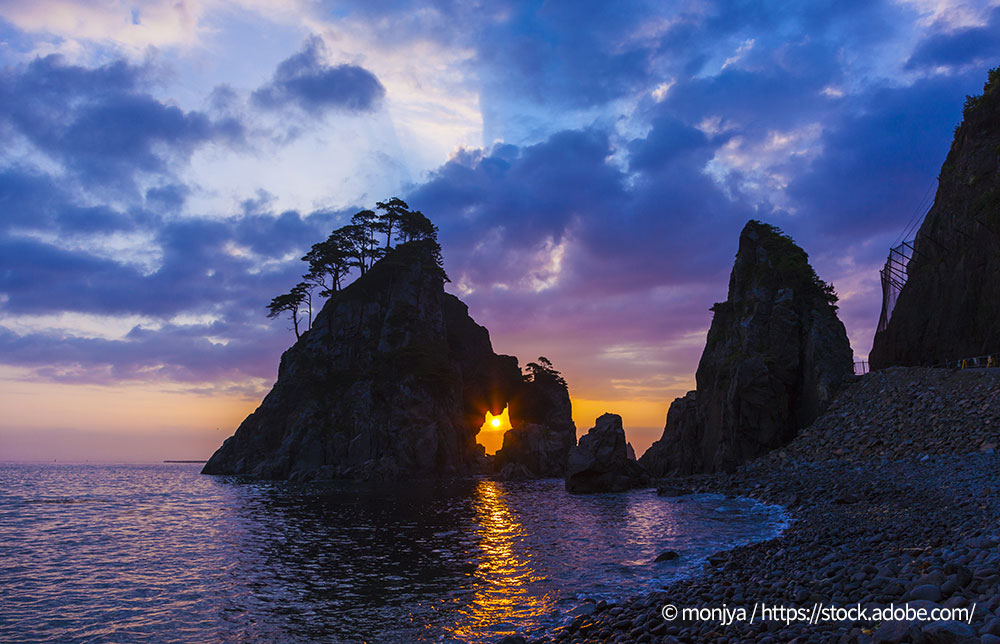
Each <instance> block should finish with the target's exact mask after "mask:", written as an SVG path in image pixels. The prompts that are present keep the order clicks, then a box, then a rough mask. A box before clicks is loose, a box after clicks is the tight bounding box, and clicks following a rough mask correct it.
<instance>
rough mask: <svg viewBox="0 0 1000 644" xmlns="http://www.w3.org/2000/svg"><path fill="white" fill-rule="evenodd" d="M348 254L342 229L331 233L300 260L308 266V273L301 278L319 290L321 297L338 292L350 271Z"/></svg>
mask: <svg viewBox="0 0 1000 644" xmlns="http://www.w3.org/2000/svg"><path fill="white" fill-rule="evenodd" d="M348 253H349V250H348V245H347V239H346V235H345V234H344V231H343V229H338V230H335V231H333V232H332V233H330V236H329V237H328V238H327V239H326V240H324V241H321V242H317V243H315V244H313V245H312V248H311V249H310V250H309V252H308V253H306V254H305V256H304V257H303V258H302V261H304V262H307V263H308V264H309V271H308V272H307V273H306V274H305V275H303V276H302V277H303V278H304V279H305V280H306V281H307V282H309V283H311V284H315V285H316V286H318V287H319V288H320V291H319V294H320V296H321V297H329V296H330V295H331V294H332V293H335V292H337V291H339V290H340V284H341V281H342V280H343V279H344V277H345V276H346V275H347V273H348V272H349V271H350V270H351V261H350V256H349V254H348Z"/></svg>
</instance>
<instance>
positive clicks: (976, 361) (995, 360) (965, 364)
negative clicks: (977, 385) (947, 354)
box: [934, 353, 1000, 369]
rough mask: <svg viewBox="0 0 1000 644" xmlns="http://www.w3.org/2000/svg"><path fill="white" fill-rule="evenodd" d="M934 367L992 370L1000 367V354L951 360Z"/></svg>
mask: <svg viewBox="0 0 1000 644" xmlns="http://www.w3.org/2000/svg"><path fill="white" fill-rule="evenodd" d="M934 366H935V367H939V368H945V369H992V368H994V367H1000V353H990V354H987V355H984V356H976V357H974V358H961V359H959V360H949V361H947V362H942V363H941V364H936V365H934Z"/></svg>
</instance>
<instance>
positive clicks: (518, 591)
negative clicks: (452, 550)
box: [451, 481, 555, 641]
mask: <svg viewBox="0 0 1000 644" xmlns="http://www.w3.org/2000/svg"><path fill="white" fill-rule="evenodd" d="M505 495H506V492H504V490H503V487H502V485H501V484H500V483H498V482H496V481H480V482H479V484H478V485H477V486H476V489H475V492H474V501H473V504H474V507H475V511H476V524H477V526H476V530H475V534H476V538H477V539H478V541H479V544H478V545H479V549H480V561H479V565H478V567H477V568H476V571H475V572H474V573H473V576H474V577H475V578H476V584H475V591H474V595H473V598H472V602H471V603H470V605H468V606H466V607H465V608H464V609H462V610H461V611H460V615H461V617H460V618H459V620H458V622H457V623H456V624H455V628H454V629H453V630H451V632H452V634H453V635H454V636H455V637H457V638H459V639H462V640H465V641H476V640H477V638H478V637H479V636H480V634H481V633H484V632H486V631H489V632H491V633H492V635H491V637H493V638H496V637H497V636H498V635H512V634H514V632H515V628H514V624H515V623H516V624H518V625H519V628H521V629H523V628H524V627H525V626H527V625H530V624H532V623H534V622H536V620H537V618H539V617H541V616H543V615H546V614H548V613H550V612H552V611H553V610H554V608H555V600H554V599H553V598H552V597H551V596H550V595H548V594H542V595H537V594H535V593H534V592H533V591H532V587H533V586H534V585H535V583H536V582H539V581H543V580H544V579H545V577H544V576H543V575H541V574H540V573H539V572H538V571H537V570H536V568H535V566H534V564H533V563H532V561H531V553H530V552H527V551H526V550H525V547H524V546H523V543H524V541H525V536H526V534H525V530H524V527H523V526H522V525H521V523H520V522H519V521H518V519H517V516H516V515H515V514H514V513H513V512H512V511H511V509H510V507H509V506H508V505H507V502H506V500H505ZM507 624H510V627H509V628H507V626H506V625H507ZM491 641H492V640H491Z"/></svg>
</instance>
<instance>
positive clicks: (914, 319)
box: [869, 70, 1000, 369]
mask: <svg viewBox="0 0 1000 644" xmlns="http://www.w3.org/2000/svg"><path fill="white" fill-rule="evenodd" d="M998 169H1000V72H998V71H997V70H994V71H992V72H991V73H990V77H989V81H988V82H987V84H986V86H985V88H984V91H983V95H982V96H980V97H976V98H971V99H970V100H969V102H968V103H967V107H966V110H965V118H964V120H963V121H962V124H961V125H960V126H959V127H958V128H957V129H956V130H955V139H954V141H953V142H952V144H951V150H950V151H949V152H948V156H947V158H946V159H945V162H944V165H943V166H941V174H940V175H939V178H938V190H937V195H936V196H935V198H934V205H933V206H932V207H931V209H930V210H929V211H928V213H927V216H926V217H925V218H924V221H923V224H921V226H920V230H919V231H918V232H917V235H916V238H915V241H914V252H913V257H912V259H911V260H910V261H909V264H908V265H907V268H906V272H907V279H906V283H905V285H904V286H903V288H902V290H901V291H900V293H899V296H898V298H897V300H896V305H895V308H894V309H893V311H892V315H891V317H890V318H889V321H888V325H887V326H886V328H885V329H883V330H882V331H879V332H877V333H876V334H875V340H874V343H873V345H872V350H871V354H870V356H869V360H870V363H871V368H872V369H882V368H885V367H889V366H936V365H941V364H944V363H947V362H950V361H957V360H960V359H962V358H971V357H976V356H982V355H988V354H997V353H1000V324H998V322H997V321H998V320H1000V279H997V276H998V275H1000V171H998Z"/></svg>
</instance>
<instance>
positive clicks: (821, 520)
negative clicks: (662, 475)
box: [530, 454, 1000, 644]
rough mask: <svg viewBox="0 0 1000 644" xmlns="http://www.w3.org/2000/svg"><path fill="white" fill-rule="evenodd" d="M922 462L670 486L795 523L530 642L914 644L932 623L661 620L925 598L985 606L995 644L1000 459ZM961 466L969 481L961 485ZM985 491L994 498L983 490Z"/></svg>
mask: <svg viewBox="0 0 1000 644" xmlns="http://www.w3.org/2000/svg"><path fill="white" fill-rule="evenodd" d="M920 458H922V457H917V458H914V459H910V460H907V461H900V462H895V463H886V464H869V465H867V466H865V465H859V464H857V463H846V462H842V463H807V462H799V463H794V464H791V466H790V467H788V466H786V469H782V470H776V469H774V468H767V467H766V466H765V467H760V466H757V467H750V468H745V469H742V470H741V471H739V472H737V473H736V474H733V475H728V476H727V475H722V476H713V477H704V476H696V477H686V478H678V479H668V481H669V483H671V484H684V485H686V486H688V487H691V488H692V489H693V490H694V491H696V492H715V493H722V494H728V495H738V496H747V497H750V498H753V499H755V500H758V501H761V502H764V503H778V504H781V503H782V501H785V502H786V503H789V502H790V503H791V504H792V505H790V506H789V505H785V507H786V510H787V511H788V512H789V514H790V515H791V516H792V519H793V520H792V522H791V524H790V525H789V526H788V528H787V529H786V530H785V531H784V532H783V533H782V534H781V535H780V536H778V537H776V538H774V539H770V540H768V541H762V542H759V543H756V544H753V545H749V546H740V547H737V548H734V549H732V550H728V551H724V552H721V553H717V554H715V555H712V556H711V557H710V558H709V563H708V564H706V567H705V571H704V573H703V574H702V575H700V576H697V577H692V578H688V579H684V580H679V581H677V582H674V583H672V584H670V585H669V586H668V587H667V588H666V589H665V590H663V591H659V592H653V593H648V594H646V595H645V596H639V597H632V598H629V599H627V600H625V601H623V602H621V603H620V604H617V605H614V604H608V605H605V606H599V607H597V610H595V612H594V613H593V614H592V615H589V616H581V617H578V618H576V619H575V620H574V621H573V622H572V623H571V624H570V625H568V626H567V627H565V628H563V629H561V630H559V631H557V632H554V633H550V634H549V635H546V636H543V637H541V638H538V639H532V640H530V641H531V642H533V643H536V644H540V643H542V642H573V643H577V642H581V643H582V642H674V641H692V640H694V641H701V640H707V639H712V640H714V641H730V642H764V641H791V640H793V639H795V638H799V639H798V640H797V641H799V642H812V641H817V642H818V641H822V642H831V641H839V639H840V638H841V637H846V638H847V639H845V640H843V641H862V642H865V641H872V642H899V641H913V640H915V639H917V638H918V632H919V631H920V630H921V628H922V627H923V628H926V627H927V626H929V625H930V622H923V623H918V624H916V625H911V624H909V623H907V622H904V621H898V622H897V621H889V622H885V623H882V624H879V623H868V622H866V623H860V622H858V623H853V622H833V623H824V624H816V625H809V624H808V623H801V622H795V623H792V624H788V625H786V624H784V623H782V622H771V623H770V624H762V623H761V622H760V621H759V620H758V621H757V623H755V624H749V623H740V622H738V621H737V622H734V623H732V624H730V625H723V624H722V623H720V622H718V621H707V622H687V623H685V622H682V621H680V620H676V621H673V622H668V621H666V620H664V619H663V617H662V616H661V613H660V611H661V608H662V607H663V606H664V605H666V604H672V605H675V606H677V607H678V608H682V607H697V608H702V607H706V608H712V607H716V608H721V607H722V605H723V604H726V605H727V607H728V608H730V609H735V608H738V607H745V608H746V610H747V612H748V613H749V612H750V611H751V608H752V606H753V605H754V604H755V603H756V602H762V603H766V604H769V605H776V606H785V607H796V608H800V607H810V606H811V605H812V604H814V603H822V604H825V605H828V606H837V607H842V606H853V605H855V604H858V603H860V604H862V605H865V606H871V607H874V606H878V605H889V604H895V605H897V606H898V605H901V604H904V603H907V602H914V603H915V602H916V601H918V600H920V601H923V602H925V603H924V604H921V605H923V606H925V607H927V608H931V607H932V605H931V604H933V605H936V606H940V607H947V608H954V607H970V606H971V605H972V604H973V603H976V604H977V607H976V612H975V616H974V617H973V620H972V626H971V628H972V630H974V631H975V635H976V636H977V638H976V640H974V641H977V642H979V641H982V642H984V643H985V642H987V641H988V640H981V639H980V636H982V635H985V634H988V635H990V636H994V635H996V636H1000V594H998V584H1000V570H998V569H1000V537H998V536H997V528H998V526H1000V503H998V502H997V496H998V491H1000V457H998V456H995V455H985V454H973V455H965V456H953V455H949V456H939V457H932V458H930V459H927V460H924V461H921V460H920ZM956 468H961V470H962V473H961V475H959V476H956ZM917 477H919V478H917ZM984 484H985V486H986V487H985V492H984V491H983V490H982V489H979V488H980V486H982V485H984ZM934 487H937V489H933V488H934ZM827 488H829V490H830V491H829V492H827V491H826V489H827ZM984 506H985V507H984ZM966 571H967V573H968V576H969V577H970V578H969V579H968V580H966V579H965V577H966V576H967V573H966ZM962 582H965V583H964V585H962ZM928 586H929V587H933V588H934V589H936V591H935V590H932V589H930V588H927V587H928ZM921 598H923V599H921ZM926 602H931V603H926ZM911 626H912V628H911ZM994 631H996V632H994ZM768 636H770V637H771V638H773V639H769V638H768ZM947 641H952V640H947ZM954 641H964V640H954ZM997 642H1000V639H998V640H997ZM994 644H995V643H994Z"/></svg>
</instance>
